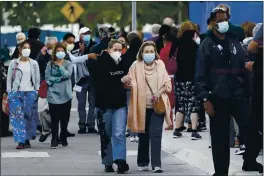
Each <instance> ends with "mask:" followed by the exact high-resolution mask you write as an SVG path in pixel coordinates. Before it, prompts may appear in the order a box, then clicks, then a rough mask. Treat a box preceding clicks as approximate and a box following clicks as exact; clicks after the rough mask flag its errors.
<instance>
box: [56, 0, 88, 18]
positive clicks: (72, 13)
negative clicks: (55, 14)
mask: <svg viewBox="0 0 264 176" xmlns="http://www.w3.org/2000/svg"><path fill="white" fill-rule="evenodd" d="M83 12H84V9H83V8H82V6H81V5H80V4H79V3H78V2H68V3H67V4H65V5H64V6H63V7H62V8H61V13H62V14H63V15H64V16H65V17H66V18H67V19H68V20H69V21H70V22H71V23H74V22H75V21H76V20H77V19H78V18H79V17H80V16H81V15H82V14H83Z"/></svg>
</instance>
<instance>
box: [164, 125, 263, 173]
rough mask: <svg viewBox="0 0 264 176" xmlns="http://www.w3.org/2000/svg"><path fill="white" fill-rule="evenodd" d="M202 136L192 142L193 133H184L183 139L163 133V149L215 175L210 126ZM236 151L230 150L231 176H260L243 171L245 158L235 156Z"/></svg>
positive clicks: (171, 132) (259, 158) (260, 160)
mask: <svg viewBox="0 0 264 176" xmlns="http://www.w3.org/2000/svg"><path fill="white" fill-rule="evenodd" d="M199 134H200V135H201V136H202V139H201V140H196V141H193V140H191V133H187V132H183V137H182V138H177V139H173V136H172V135H173V131H165V130H164V132H163V140H162V148H163V150H164V151H166V152H168V153H170V154H172V155H173V156H175V157H177V158H178V159H180V160H182V161H184V162H187V163H188V164H190V165H192V166H195V167H197V168H199V169H201V170H202V171H204V172H206V173H208V174H210V175H213V174H214V166H213V158H212V151H211V149H210V148H209V145H210V139H209V136H210V135H209V131H208V124H207V130H206V131H203V132H200V133H199ZM235 150H236V149H233V148H231V149H230V167H229V175H260V174H259V173H258V172H244V171H242V164H243V158H242V156H240V155H235V154H234V153H235ZM257 160H258V162H260V163H262V155H260V156H259V157H258V158H257Z"/></svg>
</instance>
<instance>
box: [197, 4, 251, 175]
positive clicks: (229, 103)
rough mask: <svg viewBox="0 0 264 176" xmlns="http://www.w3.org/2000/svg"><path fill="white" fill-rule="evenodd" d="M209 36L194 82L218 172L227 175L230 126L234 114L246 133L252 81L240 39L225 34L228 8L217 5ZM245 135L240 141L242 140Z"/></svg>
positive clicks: (200, 51) (200, 54)
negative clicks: (206, 122)
mask: <svg viewBox="0 0 264 176" xmlns="http://www.w3.org/2000/svg"><path fill="white" fill-rule="evenodd" d="M210 28H211V30H210V31H209V32H208V37H207V38H206V39H205V40H204V41H203V42H202V43H201V45H200V47H199V50H198V54H197V60H196V62H197V63H196V76H195V77H196V78H195V86H196V89H197V96H198V98H200V100H202V101H203V104H204V108H205V111H206V113H207V114H208V115H209V117H210V132H211V142H212V153H213V161H214V168H215V174H214V175H215V176H227V175H228V169H229V163H230V143H229V134H230V133H229V127H230V116H231V115H232V116H233V117H234V118H235V119H236V121H237V123H238V126H239V129H240V134H241V136H245V135H244V134H245V130H246V122H247V120H248V115H249V97H250V83H249V79H250V77H249V72H248V71H247V70H246V69H245V61H246V58H245V55H244V51H243V49H242V46H241V45H240V43H239V42H238V41H237V40H235V39H234V38H231V37H229V36H227V35H225V34H226V32H227V31H228V29H229V24H228V16H227V13H226V11H223V10H221V9H214V10H213V14H212V20H211V23H210ZM243 140H244V139H243V138H241V139H240V142H241V143H243Z"/></svg>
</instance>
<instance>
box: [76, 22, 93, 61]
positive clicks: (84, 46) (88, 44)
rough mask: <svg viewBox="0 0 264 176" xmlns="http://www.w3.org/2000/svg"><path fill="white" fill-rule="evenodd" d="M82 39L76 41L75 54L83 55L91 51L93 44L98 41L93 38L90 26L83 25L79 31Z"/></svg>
mask: <svg viewBox="0 0 264 176" xmlns="http://www.w3.org/2000/svg"><path fill="white" fill-rule="evenodd" d="M79 35H80V40H79V41H78V42H75V44H74V48H73V50H72V54H73V55H75V56H81V55H85V54H88V53H90V50H91V48H92V46H94V45H95V44H96V42H94V41H93V39H92V31H91V30H90V29H89V28H88V27H83V28H81V29H80V31H79Z"/></svg>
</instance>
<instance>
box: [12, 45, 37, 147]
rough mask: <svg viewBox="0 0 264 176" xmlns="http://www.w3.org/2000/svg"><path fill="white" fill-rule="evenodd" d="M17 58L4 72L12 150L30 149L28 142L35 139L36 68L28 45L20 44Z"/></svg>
mask: <svg viewBox="0 0 264 176" xmlns="http://www.w3.org/2000/svg"><path fill="white" fill-rule="evenodd" d="M20 48H21V49H20V55H21V57H19V58H18V59H14V60H12V61H11V63H10V65H9V68H8V73H7V92H8V103H9V111H10V113H9V114H10V119H11V124H12V126H13V134H14V140H15V142H18V146H17V147H16V149H24V148H30V147H31V145H30V142H29V140H34V139H35V138H36V127H37V121H36V120H37V117H38V114H37V113H38V111H37V102H38V90H39V85H40V75H39V66H38V63H37V62H36V61H34V60H33V59H31V58H29V55H30V52H31V49H30V44H29V43H28V42H26V41H25V42H22V43H21V44H20Z"/></svg>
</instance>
